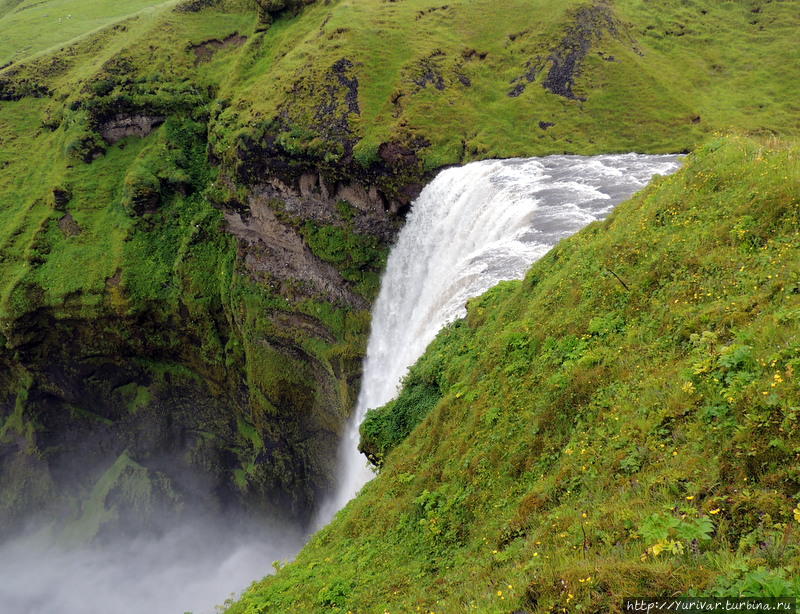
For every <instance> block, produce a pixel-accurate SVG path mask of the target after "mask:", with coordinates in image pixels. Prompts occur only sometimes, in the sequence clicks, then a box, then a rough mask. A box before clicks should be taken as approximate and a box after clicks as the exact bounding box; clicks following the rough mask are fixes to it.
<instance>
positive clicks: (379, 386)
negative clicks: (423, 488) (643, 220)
mask: <svg viewBox="0 0 800 614" xmlns="http://www.w3.org/2000/svg"><path fill="white" fill-rule="evenodd" d="M679 165H680V158H679V156H675V155H643V154H632V153H631V154H620V155H602V156H548V157H544V158H527V159H509V160H486V161H482V162H473V163H471V164H467V165H465V166H462V167H457V168H450V169H447V170H444V171H442V172H441V173H440V174H439V175H438V176H437V177H436V178H435V179H434V180H433V181H432V182H431V183H430V184H429V185H428V186H427V187H426V188H425V189H424V190H423V191H422V193H421V194H420V196H419V198H418V199H417V200H416V201H415V203H414V204H413V206H412V209H411V213H410V214H409V217H408V219H407V221H406V225H405V226H404V227H403V230H402V231H401V233H400V235H399V237H398V240H397V243H396V245H395V246H394V247H393V248H392V252H391V254H390V255H389V260H388V263H387V267H386V271H385V273H384V275H383V278H382V280H381V290H380V294H379V296H378V299H377V301H376V303H375V306H374V308H373V311H372V329H371V333H370V339H369V344H368V347H367V355H366V358H365V361H364V370H363V379H362V384H361V391H360V393H359V397H358V403H357V405H356V407H355V409H354V412H353V417H352V418H351V421H350V423H349V425H348V428H347V431H346V433H345V435H344V437H343V440H342V445H341V449H340V458H339V472H340V474H339V484H338V488H337V490H336V492H335V493H334V495H333V496H332V497H331V498H330V499H329V500H327V501H326V502H325V504H324V505H323V506H322V507H321V509H320V512H319V514H318V519H317V524H318V525H319V526H322V525H324V524H326V523H327V522H329V521H330V520H331V518H332V517H333V515H334V514H335V513H336V512H337V511H338V510H339V509H341V508H342V507H343V506H344V505H345V504H346V503H347V502H348V501H349V500H350V499H351V498H353V497H354V496H355V495H356V494H357V492H358V491H359V489H360V488H361V487H362V486H363V485H364V484H365V483H366V482H367V481H369V480H370V479H371V478H372V477H373V475H374V474H373V472H372V471H371V469H370V468H369V467H368V465H367V463H366V460H365V459H364V457H363V455H361V454H360V453H359V452H358V440H359V432H358V427H359V425H360V424H361V421H362V420H363V419H364V416H365V415H366V412H367V411H368V410H369V409H372V408H375V407H380V406H381V405H384V404H385V403H387V402H389V401H391V400H392V399H393V398H395V397H396V396H397V393H398V392H399V386H400V383H401V381H402V379H403V377H404V376H405V374H406V372H407V371H408V368H409V367H410V366H411V365H413V364H414V363H415V362H416V361H417V359H418V358H419V357H420V356H421V355H422V354H423V352H424V351H425V348H426V347H427V346H428V344H429V343H430V342H431V341H432V340H433V338H434V337H435V336H436V334H437V333H438V332H439V331H440V330H441V329H442V327H444V326H445V325H446V324H448V323H449V322H452V321H453V320H455V319H457V318H460V317H463V316H464V315H466V307H465V305H466V302H467V300H468V299H470V298H472V297H474V296H477V295H479V294H482V293H483V292H485V291H486V290H488V289H489V288H491V287H492V286H494V285H495V284H497V283H498V282H500V281H503V280H508V279H520V278H522V277H523V276H524V275H525V272H526V271H527V270H528V268H529V267H530V266H531V264H533V263H534V262H535V261H536V260H538V259H539V258H541V257H542V256H543V255H544V254H545V253H547V251H548V250H549V249H550V248H552V247H553V246H554V245H555V244H556V243H558V241H560V240H561V239H563V238H565V237H568V236H570V235H572V234H574V233H575V232H577V231H578V230H580V229H581V228H583V227H584V226H586V225H587V224H589V223H591V222H593V221H596V220H599V219H602V218H603V217H605V216H606V215H607V214H608V213H610V212H611V210H612V209H613V208H614V207H615V206H616V205H617V204H619V203H620V202H622V201H623V200H625V199H627V198H629V197H630V196H631V195H633V194H634V193H635V192H637V191H638V190H640V189H642V188H643V187H644V186H645V185H647V183H649V181H650V180H651V179H652V177H653V176H654V175H656V174H659V175H667V174H670V173H673V172H675V171H676V170H677V169H678V167H679Z"/></svg>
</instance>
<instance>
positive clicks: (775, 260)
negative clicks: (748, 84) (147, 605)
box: [228, 138, 800, 614]
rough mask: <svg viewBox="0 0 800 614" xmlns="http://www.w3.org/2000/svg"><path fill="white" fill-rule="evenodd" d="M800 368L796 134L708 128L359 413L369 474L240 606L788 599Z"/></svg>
mask: <svg viewBox="0 0 800 614" xmlns="http://www.w3.org/2000/svg"><path fill="white" fill-rule="evenodd" d="M798 367H800V147H798V145H797V144H796V142H795V143H786V142H781V141H775V140H768V141H761V142H758V141H753V140H750V139H745V138H724V139H723V138H720V139H715V140H712V141H711V142H710V143H708V144H707V145H705V146H704V147H702V148H700V149H699V150H698V151H697V152H696V153H694V154H692V155H691V156H689V157H688V158H687V160H686V162H685V166H684V168H683V169H682V170H681V171H679V172H678V173H677V174H676V175H674V176H671V177H669V178H662V179H657V180H655V181H654V183H653V184H652V185H650V186H649V187H648V188H646V189H645V190H644V191H643V192H642V193H640V194H639V195H637V196H636V197H634V198H633V199H632V200H631V201H628V202H627V203H624V204H623V205H620V206H619V207H618V209H617V210H616V211H615V212H614V213H613V214H612V216H611V217H610V218H609V219H608V220H606V221H604V222H599V223H595V224H592V225H591V226H589V227H588V228H586V229H585V230H583V231H582V232H580V233H578V234H577V235H576V236H574V237H572V238H570V239H568V240H565V241H563V242H562V243H560V244H559V245H558V246H557V247H556V248H554V249H553V250H552V251H551V252H550V253H549V254H548V255H547V256H545V257H544V258H543V259H542V260H541V261H540V262H538V263H537V264H535V265H534V266H533V267H532V269H531V270H530V271H529V273H528V275H527V276H526V278H525V279H524V280H523V281H521V282H506V283H503V284H500V285H499V286H498V287H496V288H495V289H493V290H491V291H489V292H488V293H486V294H485V295H483V296H481V297H479V298H477V299H474V300H473V301H471V302H470V304H469V306H468V316H467V317H466V319H464V320H463V321H460V322H457V323H455V324H453V325H451V326H450V327H448V328H447V329H445V331H443V332H442V333H441V334H440V335H439V336H438V337H437V339H436V340H435V341H434V343H433V344H432V345H431V346H430V348H429V349H428V351H427V353H426V354H425V355H424V356H423V358H422V359H420V361H419V362H418V364H417V365H416V366H415V367H414V369H413V370H412V372H411V375H410V376H409V377H408V380H407V381H406V385H405V388H404V390H403V392H402V393H401V396H400V398H399V399H398V401H396V402H393V403H390V404H389V405H387V406H385V407H384V408H382V409H380V410H378V411H374V412H372V413H371V414H370V415H369V416H368V418H367V422H366V424H365V426H364V428H363V429H362V436H363V437H364V438H365V440H364V442H363V443H364V444H365V445H366V446H367V447H368V448H370V449H372V450H373V451H381V450H382V451H383V452H385V453H386V454H385V456H383V458H382V460H383V468H382V470H381V472H380V474H379V475H378V477H377V478H376V479H375V480H373V481H372V482H371V483H369V484H368V485H367V486H366V487H365V488H364V489H363V491H362V492H361V494H360V495H359V496H358V497H357V498H356V499H355V500H353V501H352V502H351V503H350V504H349V505H348V506H347V507H346V508H345V509H344V510H343V511H342V512H340V514H339V515H338V516H337V518H336V519H335V520H334V522H333V523H332V524H331V525H330V526H329V527H327V528H326V529H324V530H323V531H321V532H320V533H319V534H318V535H316V536H315V537H314V538H313V539H312V541H311V542H310V543H309V544H308V546H307V547H306V548H305V549H304V550H303V551H302V552H301V554H300V555H299V557H298V558H297V560H296V561H295V562H293V563H291V564H289V565H288V566H287V567H285V568H284V569H282V570H281V571H280V572H279V573H278V574H277V575H276V576H275V577H272V578H267V579H265V580H264V581H262V582H261V583H257V584H255V585H254V586H253V587H251V589H250V590H249V591H248V592H247V593H246V594H245V596H244V597H243V598H242V600H241V601H240V602H238V603H235V604H229V606H230V607H229V610H228V613H229V614H238V613H243V612H247V613H248V614H256V613H261V612H363V613H367V612H370V613H372V612H376V613H382V612H416V611H420V612H445V613H451V612H452V613H455V612H466V611H476V612H487V613H490V612H497V613H508V612H512V611H515V612H516V611H523V612H578V611H581V612H598V613H599V612H610V611H619V608H620V607H621V603H622V599H624V598H626V597H634V596H640V597H641V596H664V595H671V596H675V595H681V594H691V593H692V592H694V593H695V594H701V595H702V594H714V595H728V596H733V595H763V596H767V595H772V596H779V595H787V596H788V595H795V594H797V593H798V591H800V524H798V523H800V463H798V460H800V413H799V412H800V387H798V379H797V369H798ZM431 401H432V402H431ZM409 431H410V433H409Z"/></svg>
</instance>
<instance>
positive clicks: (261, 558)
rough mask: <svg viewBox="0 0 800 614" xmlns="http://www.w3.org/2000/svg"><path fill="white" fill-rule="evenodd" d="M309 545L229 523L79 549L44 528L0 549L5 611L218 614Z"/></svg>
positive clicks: (279, 531)
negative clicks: (231, 599) (276, 564)
mask: <svg viewBox="0 0 800 614" xmlns="http://www.w3.org/2000/svg"><path fill="white" fill-rule="evenodd" d="M303 541H304V535H303V533H302V532H301V531H300V530H299V529H298V528H296V527H291V526H287V525H285V524H280V525H279V524H277V523H272V524H270V523H265V524H264V525H262V526H259V527H255V526H250V527H244V526H226V525H225V522H224V520H222V519H220V520H217V521H215V522H211V521H209V520H199V519H198V520H189V521H186V522H184V523H182V524H181V526H177V527H172V528H169V529H165V530H164V532H163V534H161V535H158V536H155V535H142V536H138V537H116V538H114V537H112V538H111V539H110V540H106V541H103V542H102V543H99V544H94V545H91V546H81V547H77V548H76V547H67V546H59V545H55V544H54V540H53V538H52V536H51V535H49V534H48V532H47V531H46V530H40V531H39V532H37V533H34V534H28V535H27V536H25V537H23V538H19V539H16V540H13V541H10V542H7V543H5V544H4V545H2V546H0V612H3V614H183V613H184V612H192V614H213V613H214V612H216V611H217V609H216V607H215V606H217V605H220V604H222V603H223V602H224V601H225V600H226V599H227V598H229V597H231V596H232V595H233V594H239V593H241V591H242V590H244V589H245V588H247V586H249V585H250V583H252V582H253V581H254V580H257V579H259V578H261V577H262V576H264V575H266V574H267V573H269V572H270V571H271V570H272V563H273V562H274V561H278V560H280V561H285V560H287V559H289V558H291V557H293V556H294V555H295V554H296V553H297V551H298V550H299V549H300V548H301V547H302V544H303Z"/></svg>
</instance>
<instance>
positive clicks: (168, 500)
mask: <svg viewBox="0 0 800 614" xmlns="http://www.w3.org/2000/svg"><path fill="white" fill-rule="evenodd" d="M110 283H111V285H112V286H113V285H114V280H111V282H110ZM116 283H117V284H118V283H119V282H118V281H117V282H116ZM218 316H219V318H220V319H219V320H218V321H217V324H216V326H217V327H218V331H217V334H218V335H219V336H220V337H221V338H222V339H223V340H224V339H225V338H227V337H229V336H231V335H233V334H234V332H235V331H234V330H232V329H231V328H230V327H229V325H228V324H226V322H225V316H224V314H218ZM297 330H301V331H303V332H304V334H305V336H306V337H318V338H322V339H323V340H326V341H329V342H332V341H333V337H332V335H331V334H330V332H329V331H327V329H326V328H325V327H324V326H323V325H321V324H320V323H319V322H318V321H316V320H315V319H313V318H309V317H307V316H303V315H301V314H296V315H294V316H293V315H292V314H286V315H285V316H282V315H278V316H276V317H275V319H274V323H273V325H272V326H271V331H272V332H271V333H270V334H269V335H268V336H263V337H260V338H259V339H255V340H252V341H253V342H254V343H255V345H257V346H258V347H259V348H262V350H261V351H262V352H263V356H264V357H266V358H262V357H259V356H258V355H254V356H253V357H252V359H251V360H252V361H261V360H265V359H267V358H269V357H272V358H271V359H272V360H275V361H278V363H277V364H280V363H282V364H283V365H284V367H285V368H289V369H293V370H296V372H297V375H298V377H297V378H295V379H294V381H288V380H287V381H284V382H283V383H281V380H277V386H275V385H272V386H270V387H269V389H263V390H258V389H257V388H256V387H253V386H252V385H248V383H247V381H246V380H245V379H244V377H243V373H245V372H246V371H247V366H246V364H237V362H238V361H237V360H235V359H234V358H233V357H231V358H229V359H228V360H227V361H226V362H227V363H228V364H215V362H214V361H206V360H203V359H202V358H200V357H199V356H198V350H199V349H200V346H201V344H200V342H199V340H198V339H197V338H195V337H194V334H195V333H194V331H193V330H192V329H191V328H190V327H189V326H188V320H183V321H182V319H181V318H179V317H171V318H170V319H168V320H163V319H161V317H160V316H157V315H155V314H153V315H152V316H145V315H140V316H139V317H137V318H136V319H126V318H114V317H106V318H96V319H90V320H83V319H73V320H70V319H62V318H56V317H55V314H54V313H53V312H51V311H49V310H40V311H38V312H36V313H33V314H29V315H28V316H26V317H25V319H24V320H21V321H18V322H16V323H15V326H14V328H13V329H12V330H11V331H10V335H9V336H8V338H5V337H4V339H3V341H4V347H3V348H2V349H3V351H0V373H1V374H0V423H2V424H3V425H4V426H3V427H2V430H0V516H1V517H2V518H3V523H2V525H1V526H2V528H1V529H0V537H3V536H4V535H10V534H13V533H14V532H15V531H18V530H20V529H21V528H22V526H23V525H25V524H26V523H28V522H30V521H32V520H35V519H36V517H37V516H40V517H42V518H49V519H52V518H60V519H62V520H64V521H66V522H67V524H68V525H70V523H72V524H77V525H79V526H83V525H85V524H86V523H87V522H88V523H89V524H92V523H95V524H96V526H95V528H94V529H93V531H92V532H90V533H87V534H85V535H83V537H85V538H87V539H93V538H100V537H101V536H102V534H103V532H117V533H118V532H119V531H131V532H133V533H136V532H140V531H143V530H157V528H158V527H159V526H161V525H163V524H165V523H172V522H179V521H180V519H181V518H183V517H184V516H185V515H187V514H189V515H190V516H192V517H196V516H197V515H198V514H200V515H207V516H214V515H222V514H224V515H225V516H226V517H228V518H231V519H233V518H236V517H237V516H242V517H243V518H244V517H251V518H252V517H259V516H265V517H266V516H269V517H273V518H275V517H277V518H284V519H287V520H290V521H292V522H293V523H296V524H299V525H302V524H303V523H304V522H306V521H307V520H308V519H309V517H310V514H311V511H312V510H313V506H314V501H315V499H316V498H317V497H318V496H319V494H320V493H321V492H323V491H324V490H325V489H327V488H328V487H329V480H330V479H331V478H332V476H331V475H328V474H327V473H326V472H325V471H324V470H323V469H322V467H323V466H324V465H325V463H329V461H330V459H331V458H334V456H335V453H336V445H337V441H338V435H337V432H338V428H339V425H340V424H341V421H342V417H343V416H342V414H341V413H340V412H342V411H343V410H342V409H340V407H341V405H342V400H341V399H340V398H339V396H338V395H339V394H340V386H339V385H338V384H337V381H336V379H337V376H336V375H332V374H331V367H330V366H328V365H323V364H320V362H319V359H318V358H316V357H314V356H312V355H310V354H308V353H307V352H305V351H304V350H302V348H301V347H300V346H299V345H297V344H296V342H294V341H293V340H292V338H293V337H294V336H295V335H296V332H295V331H297ZM11 348H13V350H12V351H9V350H10V349H11ZM254 351H256V352H258V351H259V350H254ZM245 360H248V359H245ZM356 369H357V364H352V363H349V364H346V363H344V362H339V363H336V370H337V372H338V374H339V376H340V377H344V378H355V375H354V373H356V372H357V371H356ZM306 381H307V382H309V384H308V385H305V384H303V383H302V382H306ZM356 382H357V380H356V379H350V380H349V383H350V384H351V385H355V383H356ZM254 395H265V396H266V397H267V398H268V400H269V403H270V404H271V405H272V406H273V407H276V408H280V411H279V412H277V413H274V414H273V415H269V416H266V415H264V414H263V410H261V409H260V408H259V406H258V404H257V403H254V398H253V397H254ZM115 468H118V469H119V471H116V473H115V471H114V470H115ZM110 474H114V475H113V477H109V475H110ZM104 484H105V486H104ZM103 489H105V490H103ZM98 493H99V494H98ZM98 510H99V511H98ZM104 510H105V511H104ZM104 514H108V515H109V516H108V517H104V516H103V515H104ZM88 516H92V519H91V522H89V521H88V520H86V517H88ZM94 517H98V518H100V520H97V521H96V522H95V519H94Z"/></svg>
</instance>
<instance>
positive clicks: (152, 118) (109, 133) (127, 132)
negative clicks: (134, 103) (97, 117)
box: [100, 114, 164, 145]
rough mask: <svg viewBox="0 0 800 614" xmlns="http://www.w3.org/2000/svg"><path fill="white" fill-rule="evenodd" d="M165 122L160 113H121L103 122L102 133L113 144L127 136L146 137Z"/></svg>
mask: <svg viewBox="0 0 800 614" xmlns="http://www.w3.org/2000/svg"><path fill="white" fill-rule="evenodd" d="M163 123H164V117H163V116H160V115H143V114H141V115H127V114H120V115H115V116H114V117H113V118H111V119H109V120H107V121H105V122H103V124H102V125H101V126H100V134H101V135H102V137H103V139H105V141H106V142H107V143H109V144H111V145H113V144H114V143H116V142H117V141H119V140H121V139H123V138H125V137H126V136H139V137H145V136H147V135H148V134H150V133H151V132H152V131H153V130H154V129H155V128H157V127H158V126H160V125H161V124H163Z"/></svg>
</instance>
